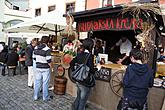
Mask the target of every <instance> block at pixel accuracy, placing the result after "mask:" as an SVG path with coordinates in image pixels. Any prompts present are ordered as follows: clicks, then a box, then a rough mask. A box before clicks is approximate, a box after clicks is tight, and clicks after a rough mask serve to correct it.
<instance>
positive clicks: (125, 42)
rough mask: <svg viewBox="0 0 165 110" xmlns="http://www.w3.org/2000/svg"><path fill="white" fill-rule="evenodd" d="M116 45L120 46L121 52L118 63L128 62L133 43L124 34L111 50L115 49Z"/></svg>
mask: <svg viewBox="0 0 165 110" xmlns="http://www.w3.org/2000/svg"><path fill="white" fill-rule="evenodd" d="M115 46H120V54H121V58H120V57H119V60H118V61H117V63H118V64H127V63H128V62H127V61H126V62H125V60H127V59H128V58H129V53H130V52H131V50H132V43H131V42H130V40H129V39H128V38H127V37H125V36H122V37H121V39H120V40H119V41H118V42H117V43H116V44H115V45H114V46H113V47H112V48H111V50H113V49H114V47H115Z"/></svg>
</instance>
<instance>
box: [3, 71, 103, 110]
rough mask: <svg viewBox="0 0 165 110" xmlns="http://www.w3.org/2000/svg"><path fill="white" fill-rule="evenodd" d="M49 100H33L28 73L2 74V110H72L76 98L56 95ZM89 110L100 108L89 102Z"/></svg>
mask: <svg viewBox="0 0 165 110" xmlns="http://www.w3.org/2000/svg"><path fill="white" fill-rule="evenodd" d="M50 94H51V95H53V99H51V101H48V102H43V101H42V99H41V100H39V101H33V100H32V95H33V89H31V88H29V87H28V86H27V74H25V75H16V76H14V77H9V76H2V75H1V74H0V110H71V108H70V106H71V103H72V102H73V100H74V98H73V97H71V96H70V95H55V94H54V93H53V92H52V91H50ZM87 110H100V109H97V108H96V107H94V106H93V104H89V103H88V108H87Z"/></svg>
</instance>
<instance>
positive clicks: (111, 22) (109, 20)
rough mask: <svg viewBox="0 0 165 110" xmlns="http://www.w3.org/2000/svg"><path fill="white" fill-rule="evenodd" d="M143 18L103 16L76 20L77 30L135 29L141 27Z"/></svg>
mask: <svg viewBox="0 0 165 110" xmlns="http://www.w3.org/2000/svg"><path fill="white" fill-rule="evenodd" d="M142 23H143V19H139V20H136V19H135V18H121V17H109V16H107V17H104V18H94V19H90V18H89V19H86V20H81V21H78V23H77V29H78V31H79V32H88V31H100V30H135V29H139V28H140V29H141V27H142Z"/></svg>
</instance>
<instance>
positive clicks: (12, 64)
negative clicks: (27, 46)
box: [6, 48, 19, 76]
mask: <svg viewBox="0 0 165 110" xmlns="http://www.w3.org/2000/svg"><path fill="white" fill-rule="evenodd" d="M18 60H19V55H18V54H17V52H16V49H14V48H13V49H11V50H10V51H9V53H8V56H7V62H6V64H7V68H8V75H9V76H14V75H16V66H17V64H18Z"/></svg>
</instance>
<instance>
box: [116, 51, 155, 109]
mask: <svg viewBox="0 0 165 110" xmlns="http://www.w3.org/2000/svg"><path fill="white" fill-rule="evenodd" d="M142 56H143V54H142V52H141V51H140V50H139V49H133V50H132V51H131V53H130V59H131V61H132V63H133V64H131V65H129V66H128V67H127V69H126V73H125V76H124V79H123V86H124V87H123V98H122V100H121V101H120V102H119V104H118V107H117V110H129V109H131V110H132V109H133V110H134V109H137V110H147V109H148V108H147V95H148V91H149V88H150V87H152V86H153V72H152V70H151V69H150V68H149V66H148V65H147V64H143V63H142Z"/></svg>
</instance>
